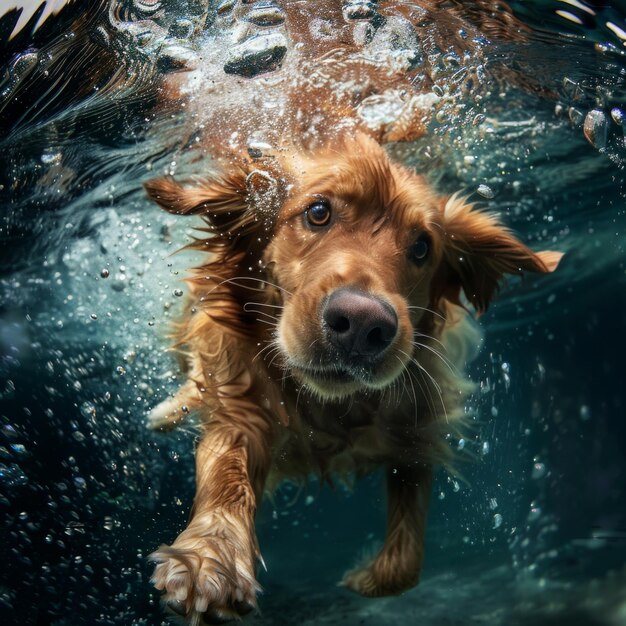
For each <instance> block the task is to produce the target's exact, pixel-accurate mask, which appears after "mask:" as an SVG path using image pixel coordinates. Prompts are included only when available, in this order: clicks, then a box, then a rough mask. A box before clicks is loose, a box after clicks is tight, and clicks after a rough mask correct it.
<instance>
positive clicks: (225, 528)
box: [152, 417, 270, 624]
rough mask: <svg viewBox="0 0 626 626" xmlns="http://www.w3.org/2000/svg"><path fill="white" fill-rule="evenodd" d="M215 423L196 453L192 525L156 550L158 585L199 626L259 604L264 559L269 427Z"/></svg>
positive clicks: (172, 605)
mask: <svg viewBox="0 0 626 626" xmlns="http://www.w3.org/2000/svg"><path fill="white" fill-rule="evenodd" d="M254 424H255V420H254V417H251V419H250V420H247V421H246V427H245V429H244V428H235V427H234V425H233V424H230V423H224V422H223V421H221V420H215V421H212V422H210V423H209V424H208V425H207V426H206V430H205V433H204V436H203V438H202V440H201V441H200V443H199V445H198V448H197V450H196V497H195V501H194V506H193V510H192V514H191V521H190V522H189V525H188V526H187V528H186V529H185V530H184V531H183V532H182V533H181V534H180V535H179V536H178V538H177V539H176V541H175V542H174V544H173V545H172V546H161V548H159V550H158V551H157V552H155V553H154V554H153V555H152V558H153V560H155V561H157V562H158V563H159V564H158V565H157V567H156V569H155V572H154V578H153V580H154V583H155V586H156V587H157V588H158V589H162V590H165V601H166V603H167V604H168V606H169V607H170V608H171V609H172V610H174V611H175V612H177V613H179V614H181V615H186V616H187V617H188V618H189V619H190V621H191V622H192V623H194V624H196V623H201V621H200V616H201V615H202V616H203V619H204V620H205V621H206V622H207V623H209V624H211V623H222V622H223V621H228V619H229V618H236V617H238V616H241V615H244V614H246V613H248V612H250V611H251V610H253V608H254V607H255V606H256V594H257V591H258V590H259V586H258V584H257V582H256V577H255V569H256V561H257V559H259V558H260V554H259V550H258V545H257V540H256V534H255V530H254V516H255V511H256V504H257V499H260V498H261V496H262V491H263V484H264V482H265V478H266V475H267V470H268V468H269V462H270V442H269V438H270V432H269V431H270V428H269V426H268V425H267V424H266V423H265V424H264V423H263V420H261V419H259V420H258V421H257V428H254V426H253V425H254Z"/></svg>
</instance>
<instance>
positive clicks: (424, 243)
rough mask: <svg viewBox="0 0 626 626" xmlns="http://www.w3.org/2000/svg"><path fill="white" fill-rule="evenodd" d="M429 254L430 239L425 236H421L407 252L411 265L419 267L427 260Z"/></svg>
mask: <svg viewBox="0 0 626 626" xmlns="http://www.w3.org/2000/svg"><path fill="white" fill-rule="evenodd" d="M429 252H430V239H429V238H428V236H427V235H422V236H421V237H420V238H419V239H418V240H417V241H416V242H415V243H414V244H413V245H412V246H411V249H410V251H409V256H410V257H411V260H412V261H413V263H416V264H417V265H420V264H421V263H423V262H424V261H425V260H426V259H427V258H428V254H429Z"/></svg>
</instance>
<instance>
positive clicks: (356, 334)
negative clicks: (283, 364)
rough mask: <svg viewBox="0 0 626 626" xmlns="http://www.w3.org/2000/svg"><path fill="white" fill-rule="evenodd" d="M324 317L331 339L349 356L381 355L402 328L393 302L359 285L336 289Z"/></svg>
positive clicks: (324, 311) (333, 343) (328, 335)
mask: <svg viewBox="0 0 626 626" xmlns="http://www.w3.org/2000/svg"><path fill="white" fill-rule="evenodd" d="M322 317H323V320H324V322H325V324H326V328H327V337H328V340H329V341H330V343H331V344H332V345H333V346H335V347H336V348H338V349H339V350H340V351H341V352H342V353H343V354H345V355H346V356H368V357H375V356H378V355H379V354H382V353H383V352H384V351H385V350H386V349H387V348H388V347H389V346H390V345H391V343H392V341H393V340H394V338H395V336H396V333H397V331H398V316H397V315H396V312H395V310H394V309H393V307H392V306H391V305H389V304H387V303H386V302H384V301H383V300H380V299H379V298H376V297H374V296H371V295H368V294H366V293H364V292H362V291H357V290H355V289H349V288H343V289H337V290H336V291H333V293H332V294H331V295H330V297H329V298H328V300H327V301H326V304H325V306H324V309H323V311H322Z"/></svg>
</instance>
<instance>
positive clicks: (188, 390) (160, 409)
mask: <svg viewBox="0 0 626 626" xmlns="http://www.w3.org/2000/svg"><path fill="white" fill-rule="evenodd" d="M201 404H202V396H201V395H200V392H199V391H198V386H197V384H196V383H195V382H194V381H191V380H188V381H187V382H186V383H185V384H184V385H183V386H182V387H181V388H180V389H179V390H178V391H177V392H176V394H175V395H174V396H172V397H171V398H167V399H166V400H163V402H161V403H159V404H158V405H157V406H155V407H154V408H153V409H152V410H151V411H150V413H149V414H148V420H147V424H146V425H147V426H148V428H149V429H150V430H160V431H163V432H168V431H170V430H173V429H174V428H176V427H177V426H178V425H179V424H180V423H181V422H183V421H184V420H185V419H187V417H188V416H189V414H190V413H191V412H192V411H195V410H197V409H198V408H199V407H200V406H201Z"/></svg>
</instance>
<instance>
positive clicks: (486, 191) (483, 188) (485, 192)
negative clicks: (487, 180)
mask: <svg viewBox="0 0 626 626" xmlns="http://www.w3.org/2000/svg"><path fill="white" fill-rule="evenodd" d="M476 193H478V194H479V195H481V196H482V197H483V198H487V199H488V200H491V198H493V197H494V196H495V194H494V193H493V189H491V187H489V185H485V184H482V185H478V189H476Z"/></svg>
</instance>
